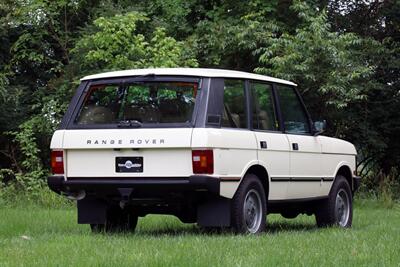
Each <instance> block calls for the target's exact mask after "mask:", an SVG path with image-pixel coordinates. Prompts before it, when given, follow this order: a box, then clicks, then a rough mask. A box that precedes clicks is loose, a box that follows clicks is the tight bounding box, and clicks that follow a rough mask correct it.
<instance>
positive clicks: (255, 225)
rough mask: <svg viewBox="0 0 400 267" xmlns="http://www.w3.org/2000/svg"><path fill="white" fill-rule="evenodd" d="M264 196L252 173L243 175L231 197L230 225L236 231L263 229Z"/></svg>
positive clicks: (260, 185)
mask: <svg viewBox="0 0 400 267" xmlns="http://www.w3.org/2000/svg"><path fill="white" fill-rule="evenodd" d="M266 203H267V201H266V197H265V191H264V187H263V185H262V184H261V182H260V180H259V179H258V177H257V176H255V175H254V174H248V175H246V176H245V177H244V179H243V181H242V183H241V184H240V186H239V188H238V190H237V191H236V193H235V196H234V197H233V199H232V212H231V213H232V227H233V230H234V231H235V232H236V233H243V234H258V233H261V232H263V231H264V230H265V224H266V213H267V211H266V209H267V208H266Z"/></svg>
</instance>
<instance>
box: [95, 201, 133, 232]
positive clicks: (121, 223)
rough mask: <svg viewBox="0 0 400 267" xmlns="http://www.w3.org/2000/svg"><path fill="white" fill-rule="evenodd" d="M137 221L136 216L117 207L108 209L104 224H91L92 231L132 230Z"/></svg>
mask: <svg viewBox="0 0 400 267" xmlns="http://www.w3.org/2000/svg"><path fill="white" fill-rule="evenodd" d="M137 222H138V216H136V215H135V214H133V213H132V212H129V211H125V210H122V209H120V208H119V207H113V208H110V209H108V211H107V217H106V223H105V224H91V225H90V228H91V229H92V232H94V233H99V232H109V233H118V232H134V231H135V228H136V225H137Z"/></svg>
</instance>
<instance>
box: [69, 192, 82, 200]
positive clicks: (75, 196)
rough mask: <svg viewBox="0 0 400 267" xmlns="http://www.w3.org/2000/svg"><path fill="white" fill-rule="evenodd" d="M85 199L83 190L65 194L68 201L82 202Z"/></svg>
mask: <svg viewBox="0 0 400 267" xmlns="http://www.w3.org/2000/svg"><path fill="white" fill-rule="evenodd" d="M85 197H86V192H85V190H81V191H78V192H67V198H68V199H70V200H82V199H84V198H85Z"/></svg>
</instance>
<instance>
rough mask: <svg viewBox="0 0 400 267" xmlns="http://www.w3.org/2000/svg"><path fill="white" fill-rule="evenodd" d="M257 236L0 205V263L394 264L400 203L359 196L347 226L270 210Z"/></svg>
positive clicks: (399, 245) (166, 220)
mask: <svg viewBox="0 0 400 267" xmlns="http://www.w3.org/2000/svg"><path fill="white" fill-rule="evenodd" d="M267 228H268V230H267V232H266V233H264V234H262V235H260V236H237V235H233V234H229V233H224V234H209V235H207V234H204V233H201V232H200V231H199V230H198V228H197V227H196V226H195V225H190V224H182V223H180V222H179V220H178V219H176V218H174V217H171V216H147V217H145V218H142V219H140V220H139V225H138V228H137V231H136V233H135V234H114V235H111V234H92V233H91V231H90V229H89V226H87V225H78V224H77V223H76V211H75V209H45V208H40V207H35V206H33V207H17V208H0V266H1V267H2V266H88V265H90V266H136V265H139V266H191V267H192V266H267V265H268V266H277V265H278V266H359V265H362V266H400V205H398V204H397V205H395V207H394V208H392V209H385V208H382V207H381V206H379V205H378V204H376V203H374V202H372V201H363V200H357V202H356V207H355V213H354V220H353V228H352V229H349V230H343V229H338V228H330V229H318V228H316V227H315V220H314V217H308V216H299V217H298V218H296V219H294V220H286V219H283V218H282V217H281V216H279V215H269V216H268V226H267Z"/></svg>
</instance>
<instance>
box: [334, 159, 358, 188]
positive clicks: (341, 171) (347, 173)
mask: <svg viewBox="0 0 400 267" xmlns="http://www.w3.org/2000/svg"><path fill="white" fill-rule="evenodd" d="M338 175H342V176H343V177H344V178H346V180H347V182H348V183H349V185H350V188H351V190H352V191H353V189H354V187H353V175H352V172H351V168H350V166H349V165H347V164H342V165H341V166H340V167H339V168H338V170H337V171H336V175H335V180H336V177H337V176H338Z"/></svg>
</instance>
